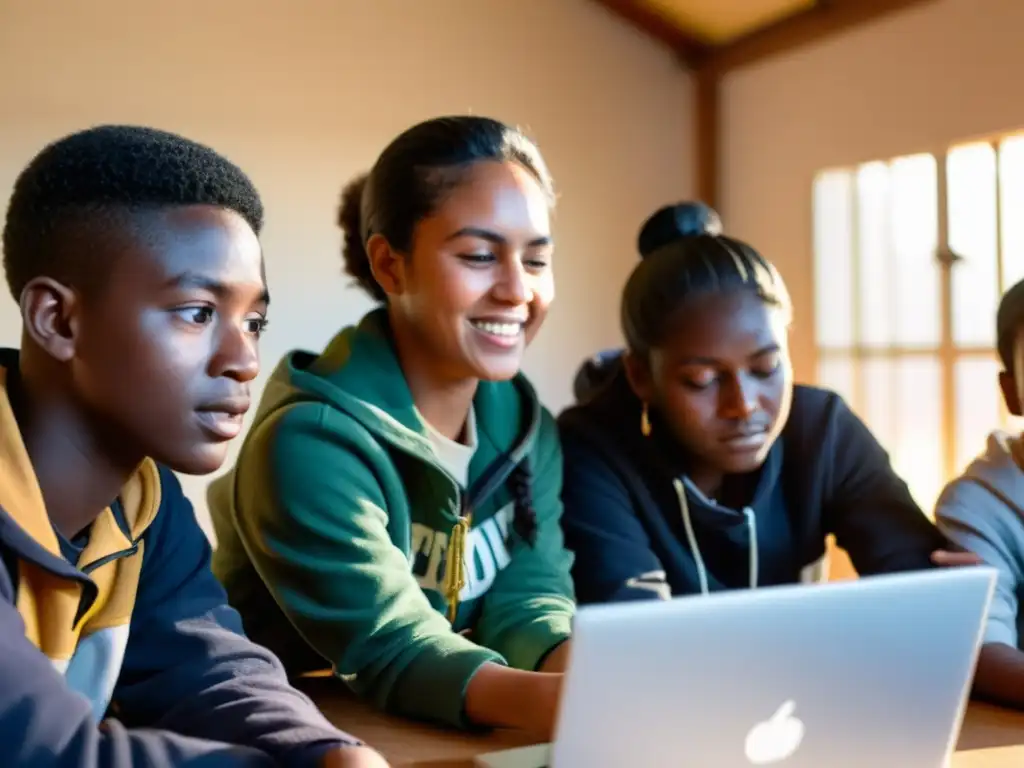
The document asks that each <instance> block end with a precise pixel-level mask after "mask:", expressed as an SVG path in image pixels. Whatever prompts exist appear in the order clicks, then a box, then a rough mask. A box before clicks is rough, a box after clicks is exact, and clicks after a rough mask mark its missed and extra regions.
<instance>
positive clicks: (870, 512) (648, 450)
mask: <svg viewBox="0 0 1024 768" xmlns="http://www.w3.org/2000/svg"><path fill="white" fill-rule="evenodd" d="M665 218H666V220H667V221H668V222H672V221H675V222H677V224H676V225H675V229H674V231H672V228H671V227H672V225H671V224H670V226H669V232H664V231H662V232H661V234H660V235H659V236H658V237H657V238H654V240H655V242H654V243H653V244H651V245H650V250H645V251H643V252H642V255H643V259H642V261H641V262H640V263H639V264H638V265H637V266H636V268H635V269H634V271H633V273H632V275H631V276H630V278H629V280H628V282H627V285H626V288H625V290H624V293H623V297H622V328H623V332H624V335H625V338H626V343H627V351H626V353H625V354H624V355H623V356H622V357H621V359H618V360H614V361H613V362H611V363H609V365H610V366H611V370H610V371H608V372H607V375H608V381H607V383H606V384H605V385H604V386H603V387H602V388H601V389H600V391H598V392H597V393H596V394H592V395H591V396H590V397H589V398H588V399H585V400H584V402H583V403H582V404H579V405H576V406H574V407H572V408H569V409H568V410H566V411H565V412H564V413H563V414H562V415H561V416H560V417H559V427H560V433H561V437H562V442H563V451H564V456H565V479H564V490H563V502H564V505H565V512H564V516H563V528H564V531H565V537H566V544H567V546H568V547H569V549H570V550H571V551H572V552H573V553H574V555H575V563H574V567H573V577H574V580H575V586H576V591H577V596H578V599H579V601H580V602H581V603H599V602H609V601H618V600H636V599H651V598H655V599H657V598H662V599H667V598H669V597H672V596H677V595H687V594H707V593H709V592H712V591H718V590H725V589H746V588H755V587H759V586H767V585H774V584H788V583H796V582H801V581H810V580H815V579H818V578H821V576H822V575H823V572H824V567H823V566H824V555H825V552H826V537H827V536H828V535H829V534H835V535H836V538H837V539H838V542H839V544H840V545H841V546H842V547H844V548H845V549H846V550H847V551H848V552H849V554H850V556H851V558H852V560H853V563H854V566H855V567H856V568H857V570H858V571H859V572H860V573H861V574H876V573H885V572H890V571H901V570H913V569H922V568H929V567H931V566H932V565H933V563H934V562H935V559H936V558H937V560H938V561H939V562H943V563H945V562H949V563H952V564H960V563H970V562H975V561H976V558H974V557H972V556H967V555H964V554H962V553H950V552H945V551H941V550H943V549H944V548H945V547H946V546H947V542H946V540H945V539H944V538H943V536H942V535H941V534H940V533H939V531H938V530H937V529H936V528H935V527H934V526H933V525H932V524H931V523H930V522H929V521H928V519H927V518H926V517H925V516H924V514H923V513H922V512H921V510H920V509H919V508H918V506H917V505H916V504H915V503H914V500H913V499H912V498H911V495H910V492H909V491H908V489H907V486H906V484H905V483H904V482H903V481H902V480H901V479H900V478H899V477H897V476H896V474H895V473H894V472H893V470H892V467H891V466H890V464H889V460H888V457H887V455H886V453H885V451H884V450H883V449H882V447H881V446H880V445H879V444H878V441H877V440H875V438H874V437H873V436H872V434H871V433H870V431H868V429H867V428H866V427H865V425H864V424H863V423H862V422H861V421H860V420H859V419H858V418H857V417H856V416H855V415H854V414H853V413H852V412H851V411H850V409H849V408H848V407H847V405H846V404H845V403H844V402H843V400H842V398H840V397H839V396H838V395H836V394H835V393H833V392H829V391H826V390H823V389H818V388H815V387H805V386H794V384H793V374H792V367H791V363H790V358H789V349H788V340H787V337H788V329H789V324H790V318H791V314H792V308H791V304H790V299H789V296H788V293H787V291H786V287H785V285H784V284H783V281H782V278H781V277H780V275H779V274H778V272H777V271H776V270H775V268H774V267H773V266H772V265H771V264H770V263H769V262H768V261H767V260H766V259H765V258H764V257H762V256H761V255H760V254H759V253H757V251H755V250H754V249H753V248H751V247H750V246H749V245H747V244H746V243H743V242H741V241H739V240H736V239H734V238H731V237H726V236H724V235H721V234H718V231H717V228H712V227H708V226H706V225H704V224H702V223H701V218H700V217H694V216H683V215H679V216H677V217H674V218H673V216H672V215H671V213H669V214H666V215H665ZM937 551H939V554H937V555H935V556H934V557H933V553H935V552H937Z"/></svg>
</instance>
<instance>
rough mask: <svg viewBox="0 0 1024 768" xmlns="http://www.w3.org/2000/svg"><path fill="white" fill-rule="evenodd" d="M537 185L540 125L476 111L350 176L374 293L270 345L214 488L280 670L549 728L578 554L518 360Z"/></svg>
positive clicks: (548, 281)
mask: <svg viewBox="0 0 1024 768" xmlns="http://www.w3.org/2000/svg"><path fill="white" fill-rule="evenodd" d="M552 204H553V193H552V189H551V180H550V177H549V175H548V171H547V169H546V167H545V165H544V161H543V159H542V158H541V156H540V153H539V152H538V150H537V148H536V146H534V144H533V143H532V142H531V141H530V140H529V139H527V138H526V137H525V136H524V135H523V134H522V133H520V132H519V131H517V130H515V129H513V128H510V127H508V126H505V125H503V124H501V123H499V122H496V121H493V120H489V119H486V118H480V117H451V118H438V119H434V120H430V121H427V122H425V123H421V124H419V125H416V126H414V127H412V128H410V129H409V130H407V131H405V132H404V133H403V134H401V135H400V136H399V137H398V138H396V139H395V140H394V141H393V142H392V143H391V144H390V145H389V146H388V147H387V148H386V149H385V150H384V152H383V153H382V154H381V156H380V158H379V159H378V160H377V162H376V164H375V165H374V167H373V169H372V170H371V171H370V173H369V174H368V176H366V177H364V178H361V179H357V180H356V181H354V182H352V183H351V184H350V185H349V186H348V187H347V188H346V190H345V192H344V194H343V200H342V206H341V211H340V214H339V223H340V225H341V228H342V229H343V230H344V234H345V244H344V261H345V267H346V270H347V272H348V273H349V274H350V275H352V276H353V277H354V278H355V280H356V281H357V283H358V284H359V285H360V286H361V287H362V288H363V289H364V290H366V291H367V292H368V293H369V294H370V295H371V296H372V297H373V298H374V299H376V300H377V301H378V302H380V305H381V306H380V307H378V308H377V309H376V310H374V311H371V312H370V313H369V314H368V315H366V316H365V317H364V318H363V319H362V321H361V322H360V323H359V324H358V325H356V326H354V327H350V328H345V329H344V330H342V331H341V332H340V333H339V334H338V335H337V336H336V337H335V338H334V339H333V340H332V341H331V342H330V343H329V344H328V346H327V348H326V349H325V350H324V351H323V352H321V353H320V354H312V353H308V352H301V351H297V352H293V353H291V354H289V355H287V356H286V357H285V359H284V360H283V361H282V362H281V363H280V365H279V366H278V368H277V370H276V371H275V372H274V374H273V375H272V377H271V380H270V381H269V383H268V384H267V388H266V392H265V394H264V396H263V401H262V404H261V405H260V408H259V411H258V413H257V415H256V419H255V422H254V424H253V426H252V428H251V430H250V432H249V435H248V437H247V439H246V441H245V443H244V445H243V447H242V450H241V454H240V456H239V459H238V464H237V465H236V467H235V469H234V470H233V472H232V473H230V474H229V475H227V476H226V477H224V478H222V479H220V480H218V481H217V482H215V483H214V484H213V485H212V486H211V489H210V493H209V502H210V507H211V511H212V514H213V519H214V524H215V527H216V533H217V538H218V542H219V548H218V550H217V553H216V558H215V569H216V572H217V574H218V576H219V577H220V578H221V580H222V581H223V583H224V585H225V587H226V588H227V591H228V593H229V596H230V598H231V601H232V603H233V604H234V606H235V607H236V608H238V609H239V611H240V612H241V613H242V615H243V618H244V620H245V627H246V630H247V632H248V633H249V634H250V635H251V636H252V637H253V638H254V639H256V640H257V641H258V642H261V643H264V644H265V645H267V646H269V647H270V648H272V649H273V650H274V651H276V652H277V653H278V654H279V655H280V657H281V658H282V660H283V661H284V662H285V664H286V666H287V667H288V668H289V671H290V672H291V673H293V674H300V673H304V672H309V671H314V670H317V669H323V668H324V667H326V666H328V665H329V666H330V667H331V668H332V669H333V671H334V673H335V674H336V675H338V676H339V677H341V678H342V679H343V680H345V681H346V682H347V683H348V685H349V686H350V687H351V688H352V689H353V690H355V691H356V692H357V693H358V694H360V695H364V696H367V697H369V698H371V699H372V700H373V701H374V702H375V703H376V704H377V705H378V706H381V707H383V708H386V709H388V710H390V711H393V712H396V713H400V714H405V715H408V716H412V717H418V718H424V719H429V720H434V721H437V722H442V723H449V724H455V725H460V726H464V727H468V726H471V725H483V726H511V727H521V728H528V729H531V730H534V731H537V732H543V733H549V732H550V730H551V728H552V726H553V722H554V716H555V711H556V706H557V700H558V694H559V691H560V687H561V674H559V673H560V672H561V671H562V670H563V667H564V664H565V659H566V657H567V651H568V643H567V642H566V640H567V639H568V637H569V634H570V624H571V620H572V615H573V605H574V603H573V592H572V582H571V577H570V565H571V556H570V555H569V554H568V552H567V551H566V550H565V549H564V547H563V540H562V534H561V532H560V525H559V522H560V521H559V518H560V516H561V511H562V508H561V503H560V500H559V495H560V490H561V477H562V457H561V452H560V449H559V444H558V439H557V436H556V428H555V425H554V421H553V419H552V418H551V416H550V414H548V413H547V412H546V411H545V410H544V409H543V408H542V407H541V406H540V404H539V402H538V399H537V396H536V394H535V393H534V391H533V388H532V387H531V386H530V384H529V383H528V382H527V380H526V379H525V378H524V377H523V376H522V374H520V373H519V368H520V363H521V360H522V356H523V351H524V349H525V347H526V345H527V344H529V342H530V341H531V340H532V339H533V337H534V336H535V335H536V333H537V331H538V329H539V328H540V326H541V324H542V323H543V321H544V317H545V315H546V314H547V310H548V306H549V305H550V303H551V301H552V299H553V298H554V282H553V278H552V273H551V258H552V238H551V230H550V210H551V207H552ZM325 662H326V663H325Z"/></svg>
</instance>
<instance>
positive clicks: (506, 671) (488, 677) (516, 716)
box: [466, 664, 562, 740]
mask: <svg viewBox="0 0 1024 768" xmlns="http://www.w3.org/2000/svg"><path fill="white" fill-rule="evenodd" d="M561 693H562V675H559V674H550V673H545V672H528V671H525V670H522V669H512V668H510V667H502V666H500V665H498V664H484V665H483V666H482V667H480V669H478V670H477V672H476V674H475V675H473V678H472V679H471V680H470V681H469V686H467V688H466V716H467V717H468V718H469V719H470V720H472V721H473V722H474V723H479V724H480V725H489V726H496V727H501V728H517V729H521V730H524V731H528V732H530V733H533V734H536V735H537V736H540V737H542V738H544V739H546V740H550V739H551V738H552V736H553V734H554V728H555V719H556V717H557V715H558V702H559V699H560V697H561Z"/></svg>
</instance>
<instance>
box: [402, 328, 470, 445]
mask: <svg viewBox="0 0 1024 768" xmlns="http://www.w3.org/2000/svg"><path fill="white" fill-rule="evenodd" d="M391 328H392V333H393V335H394V340H395V348H396V350H397V354H398V363H399V365H400V366H401V368H402V373H403V374H405V381H406V383H407V384H408V386H409V392H411V393H412V401H413V402H414V403H415V404H416V409H417V410H418V411H419V412H420V415H421V416H422V417H423V418H424V419H425V420H426V421H427V423H428V424H430V426H432V427H433V428H434V429H436V430H437V431H438V432H440V433H441V434H442V435H444V436H445V437H447V438H448V439H449V440H459V439H460V438H461V437H462V435H463V432H464V431H465V428H466V419H467V418H468V417H469V409H470V408H471V407H472V406H473V396H474V395H475V394H476V388H477V385H478V384H479V383H480V380H479V379H475V378H465V377H457V376H451V375H445V372H444V371H443V370H440V366H438V365H437V363H436V362H433V363H432V362H431V356H430V351H429V349H426V348H425V345H424V344H422V343H420V342H419V341H418V340H417V339H415V338H414V337H413V335H412V333H411V330H410V329H407V328H406V327H405V324H404V323H402V322H395V319H394V317H392V323H391Z"/></svg>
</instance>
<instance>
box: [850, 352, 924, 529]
mask: <svg viewBox="0 0 1024 768" xmlns="http://www.w3.org/2000/svg"><path fill="white" fill-rule="evenodd" d="M862 370H863V376H864V378H863V383H864V396H865V405H866V407H865V409H864V412H863V413H862V414H861V416H862V418H863V419H864V421H865V423H866V424H867V425H868V427H869V428H870V429H871V431H872V432H873V433H874V435H875V438H877V439H878V441H879V442H880V443H881V444H882V445H883V446H884V447H885V449H886V450H887V451H888V452H889V458H890V460H891V461H892V465H893V469H895V471H896V472H897V474H899V475H900V477H902V478H903V479H904V480H905V481H906V482H907V485H909V486H910V490H911V493H913V494H914V498H915V500H916V501H917V503H918V504H919V505H920V506H921V508H922V509H923V510H925V512H927V513H928V514H931V511H932V508H933V507H934V504H935V499H936V497H937V496H938V493H939V491H940V490H941V488H942V480H943V472H942V420H941V418H940V414H941V402H942V401H941V387H942V377H941V375H940V366H939V361H938V359H937V358H934V357H904V358H891V359H877V360H868V361H865V363H864V365H863V369H862Z"/></svg>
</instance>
